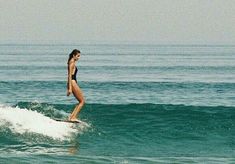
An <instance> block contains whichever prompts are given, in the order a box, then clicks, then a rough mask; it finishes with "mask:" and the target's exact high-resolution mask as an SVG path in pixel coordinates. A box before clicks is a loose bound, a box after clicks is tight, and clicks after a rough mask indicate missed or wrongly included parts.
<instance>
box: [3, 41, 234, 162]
mask: <svg viewBox="0 0 235 164" xmlns="http://www.w3.org/2000/svg"><path fill="white" fill-rule="evenodd" d="M75 48H76V49H79V50H81V58H80V60H79V61H78V62H77V67H78V74H77V79H78V84H79V86H80V88H81V89H82V91H83V93H84V96H85V100H86V105H85V106H84V108H83V109H82V111H81V113H80V114H79V119H80V120H81V121H82V123H80V124H71V123H63V122H57V121H55V120H54V119H55V118H60V119H66V118H67V117H68V115H69V113H70V112H71V111H72V110H73V108H74V107H75V105H76V104H77V101H76V99H75V98H74V97H73V96H69V97H67V96H66V83H67V81H66V80H67V65H66V63H67V59H68V54H69V53H70V52H71V51H72V50H73V49H75ZM19 162H20V163H102V164H103V163H235V46H233V45H142V44H78V45H76V44H73V45H72V44H51V45H50V44H1V45H0V163H19Z"/></svg>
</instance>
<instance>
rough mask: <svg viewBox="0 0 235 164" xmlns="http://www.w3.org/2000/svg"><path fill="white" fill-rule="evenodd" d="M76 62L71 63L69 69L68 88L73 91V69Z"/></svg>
mask: <svg viewBox="0 0 235 164" xmlns="http://www.w3.org/2000/svg"><path fill="white" fill-rule="evenodd" d="M74 66H75V65H74V63H72V62H71V63H69V70H68V90H69V92H70V93H71V92H72V70H73V68H74Z"/></svg>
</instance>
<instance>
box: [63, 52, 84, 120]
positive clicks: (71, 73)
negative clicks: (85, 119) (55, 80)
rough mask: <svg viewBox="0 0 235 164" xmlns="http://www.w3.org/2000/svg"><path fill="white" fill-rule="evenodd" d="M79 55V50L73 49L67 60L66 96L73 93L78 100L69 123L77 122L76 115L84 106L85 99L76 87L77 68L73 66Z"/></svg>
mask: <svg viewBox="0 0 235 164" xmlns="http://www.w3.org/2000/svg"><path fill="white" fill-rule="evenodd" d="M80 56H81V53H80V51H79V50H77V49H74V50H73V51H72V52H71V53H70V54H69V59H68V63H67V64H68V82H67V96H69V95H70V94H71V93H73V95H74V97H75V98H76V99H77V100H78V102H79V103H78V104H77V105H76V106H75V108H74V110H73V112H72V113H71V114H70V116H69V118H68V119H69V121H77V122H79V120H78V119H77V116H78V113H79V112H80V110H81V109H82V107H83V105H84V104H85V99H84V96H83V93H82V90H81V89H80V87H79V86H78V83H77V77H76V75H77V70H78V69H77V67H76V65H75V63H76V61H78V60H79V59H80Z"/></svg>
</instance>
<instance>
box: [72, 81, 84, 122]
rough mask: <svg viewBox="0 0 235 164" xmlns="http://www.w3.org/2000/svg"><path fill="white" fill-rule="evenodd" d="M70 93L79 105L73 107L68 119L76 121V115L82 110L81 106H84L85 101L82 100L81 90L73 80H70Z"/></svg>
mask: <svg viewBox="0 0 235 164" xmlns="http://www.w3.org/2000/svg"><path fill="white" fill-rule="evenodd" d="M72 92H73V95H74V97H76V99H77V100H78V102H79V104H77V105H76V106H75V108H74V110H73V112H72V113H71V115H70V118H69V119H70V120H71V121H72V120H77V115H78V113H79V112H80V110H81V109H82V107H83V105H84V104H85V99H84V96H83V93H82V90H81V89H80V88H79V86H78V85H77V83H76V82H75V81H74V80H72Z"/></svg>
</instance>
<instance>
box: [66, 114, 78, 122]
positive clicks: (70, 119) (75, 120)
mask: <svg viewBox="0 0 235 164" xmlns="http://www.w3.org/2000/svg"><path fill="white" fill-rule="evenodd" d="M68 120H69V121H73V122H80V121H79V120H78V119H77V118H73V117H72V116H71V115H69V117H68Z"/></svg>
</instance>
